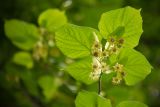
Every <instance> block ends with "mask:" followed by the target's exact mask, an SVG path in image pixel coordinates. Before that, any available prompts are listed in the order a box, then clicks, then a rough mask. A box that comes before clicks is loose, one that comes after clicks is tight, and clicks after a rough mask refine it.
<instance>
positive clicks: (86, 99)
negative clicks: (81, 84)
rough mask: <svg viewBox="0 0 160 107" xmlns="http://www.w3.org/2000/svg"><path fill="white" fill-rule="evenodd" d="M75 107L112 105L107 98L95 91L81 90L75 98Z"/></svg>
mask: <svg viewBox="0 0 160 107" xmlns="http://www.w3.org/2000/svg"><path fill="white" fill-rule="evenodd" d="M75 104H76V107H112V106H111V102H110V100H109V99H105V98H103V97H101V96H99V95H98V94H97V93H95V92H87V91H81V92H79V94H78V95H77V97H76V100H75Z"/></svg>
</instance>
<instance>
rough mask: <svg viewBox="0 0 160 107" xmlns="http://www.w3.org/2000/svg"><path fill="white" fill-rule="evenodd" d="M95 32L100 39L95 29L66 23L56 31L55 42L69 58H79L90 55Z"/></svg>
mask: <svg viewBox="0 0 160 107" xmlns="http://www.w3.org/2000/svg"><path fill="white" fill-rule="evenodd" d="M93 32H95V33H96V34H97V35H98V36H99V39H100V40H101V37H100V34H99V32H98V31H97V30H95V29H92V28H89V27H82V26H76V25H72V24H67V25H65V26H63V27H62V28H60V29H59V30H58V31H57V32H56V37H55V39H56V44H57V46H58V47H59V49H60V50H61V51H62V52H63V53H64V54H65V55H66V56H68V57H70V58H81V57H85V56H88V55H90V53H91V47H92V44H93V40H94V36H93Z"/></svg>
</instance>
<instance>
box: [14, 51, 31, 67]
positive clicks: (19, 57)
mask: <svg viewBox="0 0 160 107" xmlns="http://www.w3.org/2000/svg"><path fill="white" fill-rule="evenodd" d="M13 62H14V63H16V64H19V65H22V66H25V67H27V68H32V67H33V60H32V57H31V55H30V54H29V53H28V52H18V53H16V54H15V55H14V56H13Z"/></svg>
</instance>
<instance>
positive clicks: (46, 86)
mask: <svg viewBox="0 0 160 107" xmlns="http://www.w3.org/2000/svg"><path fill="white" fill-rule="evenodd" d="M38 83H39V85H40V87H41V88H42V90H43V94H44V96H45V98H46V100H47V101H49V100H51V99H52V98H53V97H54V95H55V94H56V92H57V89H58V87H59V86H60V85H61V80H60V79H59V78H53V77H51V76H43V77H41V78H39V80H38Z"/></svg>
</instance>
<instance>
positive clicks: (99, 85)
mask: <svg viewBox="0 0 160 107" xmlns="http://www.w3.org/2000/svg"><path fill="white" fill-rule="evenodd" d="M101 77H102V73H101V74H100V76H99V80H98V94H99V95H100V94H101V88H102V86H101Z"/></svg>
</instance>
